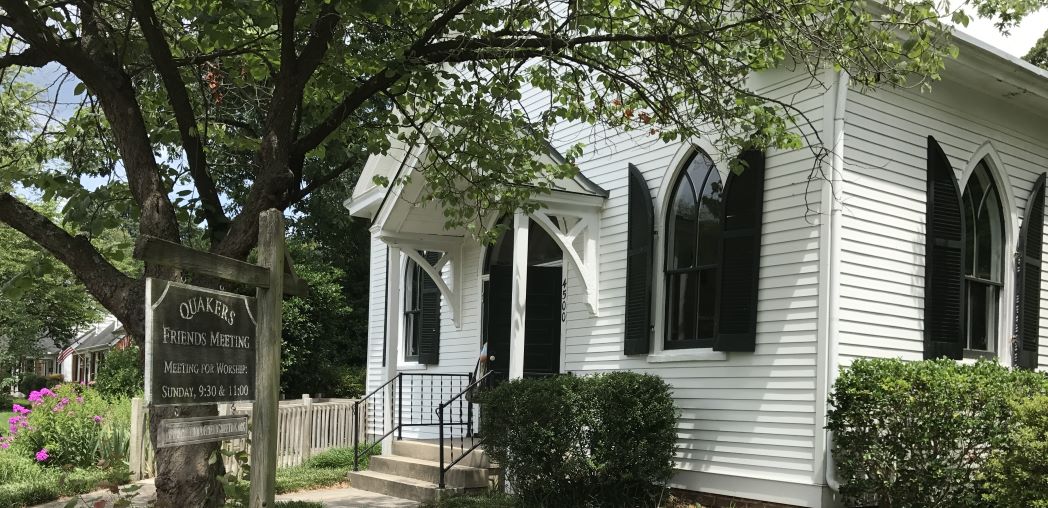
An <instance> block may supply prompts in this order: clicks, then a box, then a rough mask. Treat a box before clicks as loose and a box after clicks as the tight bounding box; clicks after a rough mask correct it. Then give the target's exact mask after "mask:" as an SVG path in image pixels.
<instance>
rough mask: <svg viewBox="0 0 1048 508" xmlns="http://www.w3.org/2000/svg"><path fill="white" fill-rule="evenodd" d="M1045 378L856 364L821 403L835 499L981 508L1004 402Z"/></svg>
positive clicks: (930, 365) (945, 365) (1005, 421)
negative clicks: (825, 408)
mask: <svg viewBox="0 0 1048 508" xmlns="http://www.w3.org/2000/svg"><path fill="white" fill-rule="evenodd" d="M1046 389H1048V388H1046V381H1045V377H1044V376H1043V375H1041V374H1038V373H1034V372H1028V371H1021V370H1015V371H1009V370H1008V369H1006V368H1004V367H1001V366H1000V365H998V364H997V363H995V362H990V361H979V362H977V363H975V364H960V363H958V362H955V361H952V360H936V361H923V362H903V361H901V360H897V359H891V360H886V359H871V360H857V361H855V362H854V363H853V364H852V365H851V366H850V367H849V368H846V369H842V371H841V374H840V377H839V378H838V379H837V382H836V384H835V385H834V387H833V393H832V394H831V396H830V400H829V402H830V404H831V406H832V408H831V409H830V411H829V414H828V420H827V422H828V423H827V428H828V429H830V430H831V431H833V434H834V440H833V456H834V459H835V460H836V462H837V472H838V476H839V478H840V481H841V494H842V495H843V496H844V497H845V498H846V500H847V501H849V502H851V503H856V504H864V505H871V504H873V505H878V506H882V507H969V506H989V505H990V504H989V503H988V502H987V501H986V500H985V499H984V498H983V494H984V486H983V482H982V481H980V479H979V476H978V475H979V474H980V473H979V471H981V470H983V469H984V468H985V467H986V465H987V458H988V457H989V456H990V452H991V450H995V449H999V448H1001V447H1002V446H1003V445H1004V443H1005V442H1006V440H1007V435H1008V428H1009V423H1010V422H1011V420H1012V415H1013V413H1014V411H1013V404H1012V401H1014V400H1017V399H1018V398H1022V397H1028V396H1031V395H1033V394H1036V393H1043V392H1045V391H1046Z"/></svg>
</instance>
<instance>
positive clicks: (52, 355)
mask: <svg viewBox="0 0 1048 508" xmlns="http://www.w3.org/2000/svg"><path fill="white" fill-rule="evenodd" d="M35 350H36V352H37V353H36V355H35V356H33V357H27V358H23V359H22V365H21V373H22V374H25V373H30V372H31V373H33V374H36V375H37V376H40V377H46V376H50V375H51V374H61V373H62V362H60V361H59V360H58V355H59V353H61V352H62V348H60V347H58V346H56V345H55V341H54V340H53V339H51V338H50V337H41V338H40V340H38V341H37V343H36V348H35Z"/></svg>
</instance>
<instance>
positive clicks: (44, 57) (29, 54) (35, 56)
mask: <svg viewBox="0 0 1048 508" xmlns="http://www.w3.org/2000/svg"><path fill="white" fill-rule="evenodd" d="M51 61H52V58H51V56H50V55H48V54H47V52H46V51H42V50H40V49H39V48H34V47H30V48H27V49H26V50H25V51H22V52H21V53H10V54H7V55H4V56H0V69H6V68H8V67H13V66H16V65H17V66H20V67H43V66H45V65H47V64H48V63H50V62H51Z"/></svg>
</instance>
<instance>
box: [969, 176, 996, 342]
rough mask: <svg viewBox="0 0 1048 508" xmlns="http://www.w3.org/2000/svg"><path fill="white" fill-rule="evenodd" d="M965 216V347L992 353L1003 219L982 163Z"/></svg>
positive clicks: (972, 180)
mask: <svg viewBox="0 0 1048 508" xmlns="http://www.w3.org/2000/svg"><path fill="white" fill-rule="evenodd" d="M961 201H962V205H963V206H964V217H965V223H966V224H965V228H966V229H967V230H966V231H965V237H964V249H965V251H964V253H965V267H964V275H965V297H966V300H967V305H966V309H965V311H966V312H965V336H966V340H967V342H966V347H967V348H968V349H972V350H979V351H993V350H994V346H995V344H996V342H997V329H998V326H997V325H998V314H999V309H1000V295H1001V287H1002V286H1003V285H1004V284H1003V281H1004V217H1003V216H1002V212H1001V197H1000V194H998V191H997V183H996V182H995V181H994V179H993V176H992V175H991V174H990V168H989V167H988V166H987V165H986V162H980V163H979V164H978V165H977V166H976V167H975V170H974V171H973V172H972V175H971V176H970V177H969V178H968V183H967V185H966V186H965V188H964V195H963V196H962V197H961Z"/></svg>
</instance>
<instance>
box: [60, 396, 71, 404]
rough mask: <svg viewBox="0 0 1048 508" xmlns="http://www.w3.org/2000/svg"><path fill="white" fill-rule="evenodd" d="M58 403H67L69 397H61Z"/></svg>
mask: <svg viewBox="0 0 1048 508" xmlns="http://www.w3.org/2000/svg"><path fill="white" fill-rule="evenodd" d="M60 404H62V405H63V406H64V405H66V404H69V397H62V401H61V402H60Z"/></svg>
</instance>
